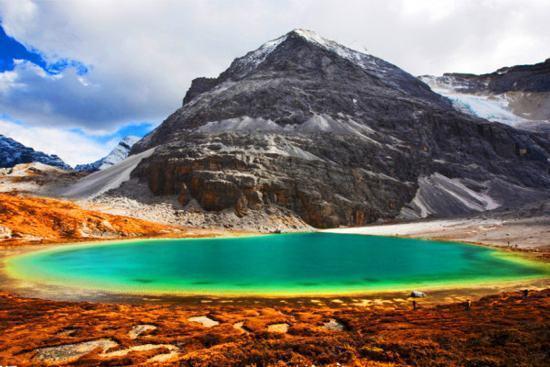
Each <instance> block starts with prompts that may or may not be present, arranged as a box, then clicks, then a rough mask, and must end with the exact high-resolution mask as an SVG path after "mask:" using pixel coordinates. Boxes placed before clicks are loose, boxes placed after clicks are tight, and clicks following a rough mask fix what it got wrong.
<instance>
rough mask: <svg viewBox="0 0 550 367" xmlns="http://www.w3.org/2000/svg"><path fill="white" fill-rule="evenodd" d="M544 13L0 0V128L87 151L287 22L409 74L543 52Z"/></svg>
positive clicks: (512, 60) (308, 2) (437, 0)
mask: <svg viewBox="0 0 550 367" xmlns="http://www.w3.org/2000/svg"><path fill="white" fill-rule="evenodd" d="M548 14H550V1H548V0H523V1H521V2H519V1H517V0H483V1H479V0H386V1H379V0H347V1H346V5H345V6H343V5H342V1H341V0H300V1H298V0H262V1H258V0H235V1H224V0H185V1H182V0H163V1H158V0H117V1H108V0H93V1H92V0H71V1H63V0H50V1H37V0H0V25H1V27H2V30H1V31H0V134H5V135H8V136H11V137H13V138H14V139H16V140H19V141H20V142H21V143H23V144H26V145H29V146H32V147H33V148H35V149H39V150H42V151H45V152H47V153H54V154H57V155H59V156H60V157H61V158H63V159H64V160H65V161H66V162H67V163H69V164H76V163H86V162H91V161H94V160H96V159H98V158H100V157H101V156H103V155H105V154H106V153H108V151H109V150H110V149H111V148H112V147H113V146H114V145H115V144H116V143H117V141H118V139H120V138H121V137H122V136H124V135H128V134H132V135H138V136H139V135H143V134H144V133H146V132H147V131H149V130H150V129H152V128H154V127H155V126H157V125H158V124H159V123H160V122H162V121H163V120H164V119H165V118H166V117H167V116H169V115H170V114H171V113H173V112H174V111H176V110H177V109H178V108H180V107H181V104H182V98H183V96H184V95H185V92H186V91H187V89H188V87H189V85H190V83H191V80H192V79H194V78H197V77H201V76H207V77H215V76H217V75H218V74H219V73H221V72H222V71H223V70H225V69H226V68H227V67H228V66H229V64H230V63H231V61H232V60H233V59H234V58H236V57H239V56H242V55H244V54H246V53H247V52H248V51H251V50H253V49H256V48H257V47H259V46H260V45H261V44H263V43H264V42H266V41H268V40H271V39H274V38H277V37H279V36H280V35H282V34H285V33H287V32H288V31H290V30H292V29H295V28H305V29H311V30H314V31H315V32H317V33H319V34H320V35H321V36H324V37H326V38H329V39H332V40H335V41H337V42H339V43H342V44H344V45H348V46H351V47H354V48H356V49H359V50H365V49H366V50H367V52H368V53H371V54H373V55H376V56H379V57H381V58H383V59H385V60H388V61H390V62H392V63H393V64H395V65H397V66H399V67H402V68H403V69H405V70H406V71H408V72H410V73H412V74H413V75H421V74H436V75H439V74H441V73H443V72H448V71H454V72H473V73H483V72H491V71H494V70H496V69H498V68H500V67H502V66H507V65H517V64H529V63H536V62H540V61H543V60H545V59H546V58H548V56H549V55H550V22H548ZM503 24H504V25H503Z"/></svg>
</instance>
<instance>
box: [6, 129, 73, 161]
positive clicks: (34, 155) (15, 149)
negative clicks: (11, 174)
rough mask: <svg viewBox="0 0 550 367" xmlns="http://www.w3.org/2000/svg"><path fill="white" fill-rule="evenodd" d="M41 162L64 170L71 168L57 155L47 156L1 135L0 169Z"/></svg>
mask: <svg viewBox="0 0 550 367" xmlns="http://www.w3.org/2000/svg"><path fill="white" fill-rule="evenodd" d="M32 162H39V163H44V164H47V165H50V166H54V167H58V168H61V169H64V170H70V169H71V166H69V165H68V164H66V163H65V162H63V160H62V159H61V158H59V157H58V156H57V155H55V154H51V155H50V154H46V153H43V152H41V151H37V150H34V149H33V148H31V147H27V146H25V145H23V144H21V143H19V142H18V141H16V140H14V139H12V138H9V137H7V136H4V135H2V134H0V168H11V167H14V166H16V165H18V164H20V163H32Z"/></svg>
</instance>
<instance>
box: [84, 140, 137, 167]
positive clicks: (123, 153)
mask: <svg viewBox="0 0 550 367" xmlns="http://www.w3.org/2000/svg"><path fill="white" fill-rule="evenodd" d="M138 140H139V138H138V137H136V136H127V137H125V138H124V139H122V140H121V141H120V142H119V143H118V144H117V146H116V147H115V148H114V149H113V150H112V151H111V152H110V153H109V154H108V155H106V156H105V157H103V158H101V159H100V160H97V161H95V162H93V163H88V164H79V165H77V166H76V167H75V170H76V171H87V172H95V171H101V170H104V169H105V168H108V167H111V166H114V165H115V164H117V163H118V162H122V161H123V160H125V159H126V158H128V154H129V153H130V149H131V148H132V146H133V145H134V144H135V143H136V142H137V141H138Z"/></svg>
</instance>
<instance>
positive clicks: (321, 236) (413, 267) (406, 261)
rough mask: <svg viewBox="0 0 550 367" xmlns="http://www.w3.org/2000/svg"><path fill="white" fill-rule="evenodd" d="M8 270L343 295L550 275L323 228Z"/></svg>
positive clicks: (474, 254) (120, 251) (153, 245)
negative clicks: (328, 230)
mask: <svg viewBox="0 0 550 367" xmlns="http://www.w3.org/2000/svg"><path fill="white" fill-rule="evenodd" d="M7 269H8V272H9V273H10V274H11V275H12V276H14V277H16V278H23V279H26V280H32V281H36V282H39V283H47V284H48V283H49V284H56V285H64V286H71V285H74V286H78V287H82V288H92V289H102V290H110V291H117V292H132V293H173V294H176V293H177V294H265V295H268V294H288V295H290V294H293V295H299V294H304V295H305V294H345V293H355V292H359V293H360V292H369V291H381V290H397V289H411V288H414V287H422V286H424V287H429V286H443V287H444V286H452V285H459V284H472V285H474V284H479V283H485V282H491V281H494V282H497V281H503V280H518V279H524V278H530V277H544V276H546V275H548V268H547V267H545V266H544V265H538V264H535V263H531V262H527V261H525V260H519V259H518V258H516V257H512V256H510V255H507V254H506V255H505V254H503V253H501V252H498V251H495V250H492V249H489V248H485V247H479V246H470V245H464V244H458V243H448V242H436V241H426V240H415V239H401V238H393V237H377V236H362V235H350V234H330V233H305V234H284V235H269V236H254V237H238V238H217V239H216V238H212V239H179V240H173V239H170V240H146V241H131V242H118V243H116V244H113V243H110V244H100V245H90V246H82V245H81V246H69V247H59V248H56V249H53V250H47V251H42V252H36V253H30V254H26V255H22V256H17V257H14V258H11V259H9V261H8V267H7Z"/></svg>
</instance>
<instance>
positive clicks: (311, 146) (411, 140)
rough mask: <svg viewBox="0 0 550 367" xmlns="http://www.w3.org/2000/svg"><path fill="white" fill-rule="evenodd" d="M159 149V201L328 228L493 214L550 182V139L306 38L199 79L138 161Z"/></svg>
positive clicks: (147, 162)
mask: <svg viewBox="0 0 550 367" xmlns="http://www.w3.org/2000/svg"><path fill="white" fill-rule="evenodd" d="M152 147H156V149H155V151H154V153H153V154H152V155H151V156H150V157H149V158H146V159H144V160H143V161H142V162H141V163H140V164H139V165H138V167H137V168H136V169H135V170H134V172H133V173H132V176H133V177H135V178H138V179H140V180H141V181H143V182H146V183H147V184H148V186H149V188H150V190H151V191H152V192H153V193H154V194H157V195H177V196H178V199H179V201H180V203H181V204H182V205H187V204H188V203H190V202H192V201H193V203H194V202H197V203H198V204H199V205H200V206H201V207H202V208H203V209H205V210H208V211H221V210H234V211H235V212H236V213H237V215H239V216H246V215H247V213H248V212H249V211H251V210H268V209H269V208H270V207H283V208H285V209H290V210H292V211H294V212H295V213H297V214H298V215H299V216H301V217H302V218H303V219H304V220H305V221H306V222H308V223H309V224H311V225H314V226H317V227H333V226H339V225H362V224H365V223H369V222H373V221H376V220H377V219H389V218H396V217H405V218H414V217H423V216H430V215H456V214H463V213H468V212H472V211H480V210H489V209H492V208H496V207H499V206H502V205H508V202H509V198H508V197H507V196H508V195H511V196H513V197H514V200H521V199H520V198H521V197H524V198H526V200H527V199H529V200H533V199H536V198H538V197H543V196H544V197H545V196H548V188H549V187H550V173H549V166H548V164H549V163H548V158H549V157H550V142H549V140H548V139H547V138H545V137H544V136H542V135H538V134H535V133H530V132H526V131H519V130H516V129H513V128H510V127H508V126H505V125H502V124H499V123H493V122H490V121H487V120H483V119H479V118H476V117H472V116H469V115H466V114H464V113H461V112H459V111H457V110H455V109H454V108H453V107H452V104H451V102H450V101H449V100H448V99H446V98H444V97H442V96H440V95H438V94H436V93H434V92H433V91H432V90H430V88H429V87H428V86H427V85H426V84H424V83H423V82H422V81H420V80H419V79H417V78H415V77H413V76H411V75H410V74H408V73H406V72H405V71H403V70H401V69H399V68H398V67H396V66H394V65H392V64H390V63H387V62H385V61H383V60H381V59H378V58H376V57H373V56H370V55H366V54H363V53H360V52H357V51H354V50H351V49H348V48H346V47H344V46H341V45H339V44H337V43H335V42H332V41H328V40H326V39H323V38H321V37H319V36H318V35H316V34H315V33H313V32H310V31H304V30H295V31H292V32H290V33H288V34H286V35H284V36H282V37H280V38H278V39H276V40H273V41H270V42H268V43H266V44H264V45H263V46H261V47H260V48H259V49H257V50H255V51H252V52H250V53H248V54H246V55H245V56H243V57H241V58H238V59H236V60H235V61H234V62H233V63H232V64H231V65H230V67H229V68H228V69H227V70H226V71H224V72H223V73H222V74H220V76H219V77H218V78H212V79H207V78H199V79H197V80H195V81H194V82H193V83H192V85H191V88H190V89H189V91H188V92H187V94H186V96H185V98H184V104H183V106H182V107H181V108H180V109H178V110H177V111H176V112H175V113H173V114H172V115H171V116H169V117H168V118H167V119H166V120H165V121H164V122H163V123H162V124H161V125H160V126H159V127H158V128H157V129H156V130H154V131H153V132H152V133H151V134H149V135H148V136H146V137H145V138H144V139H142V140H141V141H139V142H138V143H136V144H135V145H134V147H133V149H132V154H135V153H139V152H142V151H145V150H147V149H150V148H152ZM445 203H449V205H448V207H450V209H448V208H446V207H447V206H446V205H445ZM441 208H446V209H445V210H443V211H442V210H441Z"/></svg>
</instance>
